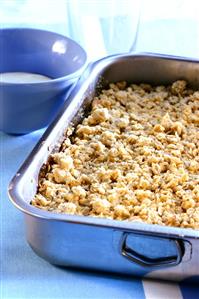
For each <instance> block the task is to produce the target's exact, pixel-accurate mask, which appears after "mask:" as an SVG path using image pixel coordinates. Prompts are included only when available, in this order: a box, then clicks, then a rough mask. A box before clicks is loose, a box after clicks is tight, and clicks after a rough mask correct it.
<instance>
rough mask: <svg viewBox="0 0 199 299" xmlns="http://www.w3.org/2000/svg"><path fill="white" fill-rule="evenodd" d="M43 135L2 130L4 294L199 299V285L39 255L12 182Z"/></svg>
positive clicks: (4, 297) (36, 298) (23, 298)
mask: <svg viewBox="0 0 199 299" xmlns="http://www.w3.org/2000/svg"><path fill="white" fill-rule="evenodd" d="M42 133H43V130H41V131H37V132H35V133H32V134H29V135H25V136H19V137H14V136H8V135H4V134H3V133H0V143H1V161H0V163H1V189H0V194H1V204H0V208H1V293H0V296H1V297H0V298H1V299H14V298H19V299H47V298H48V299H51V298H52V299H55V298H58V299H62V298H68V299H75V298H78V299H89V298H90V299H102V298H104V299H124V298H125V299H144V298H146V299H167V298H168V299H182V298H184V299H198V298H199V287H197V286H191V285H185V284H177V283H169V282H161V281H157V280H156V281H152V280H146V279H145V280H141V279H139V278H129V277H125V276H114V275H106V274H99V273H94V272H85V271H75V270H69V269H61V268H57V267H55V266H52V265H50V264H49V263H47V262H45V261H44V260H42V259H41V258H39V257H38V256H37V255H35V253H34V252H33V251H32V250H31V249H30V248H29V246H28V245H27V243H26V240H25V232H24V223H23V215H22V213H20V212H19V211H18V210H17V209H16V208H15V207H14V206H13V205H12V204H11V202H10V201H9V199H8V195H7V186H8V182H9V181H10V179H11V177H12V176H13V175H14V174H15V172H16V170H17V169H18V168H19V166H20V165H21V163H22V162H23V160H24V159H25V157H26V156H27V154H28V153H29V152H30V150H31V149H32V148H33V146H34V145H35V143H36V142H37V141H38V139H39V138H40V137H41V134H42Z"/></svg>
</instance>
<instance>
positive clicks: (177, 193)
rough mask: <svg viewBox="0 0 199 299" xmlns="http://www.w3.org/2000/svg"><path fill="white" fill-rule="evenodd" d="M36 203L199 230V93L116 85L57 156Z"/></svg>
mask: <svg viewBox="0 0 199 299" xmlns="http://www.w3.org/2000/svg"><path fill="white" fill-rule="evenodd" d="M50 158H51V163H50V164H49V165H48V171H47V173H46V174H45V176H44V177H41V178H40V180H39V187H38V192H37V194H36V195H35V197H34V199H33V200H32V202H31V204H33V205H34V206H36V207H38V208H41V209H44V210H47V211H52V212H57V213H65V214H77V215H86V216H92V217H104V218H110V219H117V220H128V221H142V222H147V223H151V224H160V225H168V226H176V227H185V228H193V229H199V91H193V90H191V89H189V88H187V85H186V82H185V81H183V80H178V81H176V82H174V83H173V84H172V85H170V86H156V87H152V86H151V85H149V84H140V85H136V84H131V85H129V86H127V84H126V82H119V83H116V84H110V86H109V89H107V90H103V91H102V92H101V94H100V95H99V96H98V97H95V98H94V100H93V102H92V109H91V112H90V114H89V116H88V117H86V118H84V120H83V121H82V123H81V124H79V125H78V126H77V127H76V128H74V130H73V134H72V135H71V136H68V137H67V138H66V140H65V141H64V143H63V144H62V150H61V151H60V152H58V153H55V154H53V155H51V157H50Z"/></svg>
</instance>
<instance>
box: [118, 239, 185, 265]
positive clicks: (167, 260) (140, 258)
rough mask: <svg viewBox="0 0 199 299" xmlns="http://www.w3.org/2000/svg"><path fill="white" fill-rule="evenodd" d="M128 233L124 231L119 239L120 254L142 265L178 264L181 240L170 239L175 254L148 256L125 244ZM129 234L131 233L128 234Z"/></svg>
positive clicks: (180, 256) (180, 253)
mask: <svg viewBox="0 0 199 299" xmlns="http://www.w3.org/2000/svg"><path fill="white" fill-rule="evenodd" d="M128 235H129V233H124V234H123V236H122V239H121V247H120V253H121V255H122V256H124V257H125V258H127V259H128V260H129V261H131V262H134V263H136V264H138V265H140V266H142V267H163V268H164V267H173V266H176V265H178V264H179V263H180V262H181V261H182V258H183V255H184V247H183V242H182V241H181V240H177V239H172V240H171V239H170V241H172V242H173V244H174V245H175V248H176V255H171V256H166V257H159V258H150V257H147V256H146V255H143V254H141V253H139V252H137V251H135V250H133V248H132V246H131V248H130V247H128V245H127V237H128ZM130 235H131V234H130Z"/></svg>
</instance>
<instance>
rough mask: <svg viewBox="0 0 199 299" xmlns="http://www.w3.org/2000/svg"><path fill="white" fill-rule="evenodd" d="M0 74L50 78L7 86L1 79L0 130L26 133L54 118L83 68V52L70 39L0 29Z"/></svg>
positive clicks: (43, 33) (33, 32)
mask: <svg viewBox="0 0 199 299" xmlns="http://www.w3.org/2000/svg"><path fill="white" fill-rule="evenodd" d="M0 45H1V47H0V73H8V72H25V73H27V72H28V73H37V74H41V75H45V76H47V77H50V78H52V80H48V81H45V82H36V83H8V82H7V83H6V82H3V79H1V78H3V75H1V78H0V130H1V131H3V132H5V133H9V134H26V133H29V132H31V131H34V130H37V129H40V128H43V127H45V126H47V125H48V124H49V123H51V122H52V120H53V119H54V118H55V116H56V115H57V113H58V111H59V110H60V108H61V106H62V104H63V102H64V100H65V99H66V95H67V92H68V91H69V89H70V88H71V86H72V84H73V83H74V82H76V80H77V78H78V77H79V76H80V74H81V72H82V71H83V69H84V67H85V65H86V60H87V56H86V52H85V51H84V50H83V49H82V48H81V47H80V45H78V44H77V43H76V42H74V41H73V40H71V39H69V38H67V37H65V36H62V35H59V34H56V33H53V32H48V31H44V30H38V29H26V28H21V29H20V28H11V29H1V30H0Z"/></svg>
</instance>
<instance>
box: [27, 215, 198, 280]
mask: <svg viewBox="0 0 199 299" xmlns="http://www.w3.org/2000/svg"><path fill="white" fill-rule="evenodd" d="M25 222H26V228H27V230H26V231H27V240H28V243H29V244H30V246H31V247H32V249H33V250H34V251H35V252H36V253H37V254H38V255H39V256H41V257H42V258H44V259H45V260H47V261H48V262H50V263H52V264H54V265H60V266H65V267H74V268H84V269H91V270H98V271H107V272H113V273H124V274H127V275H132V276H140V277H143V276H147V277H150V278H159V279H166V280H179V281H180V280H183V279H186V278H191V277H192V276H195V278H194V279H195V281H199V280H197V279H198V277H199V276H198V277H196V275H199V273H198V269H199V262H198V256H199V247H198V242H196V241H197V240H195V241H194V240H193V239H191V240H189V242H190V243H191V244H192V248H194V249H193V252H192V255H191V259H188V260H185V261H183V262H182V263H181V264H179V265H178V266H175V267H170V268H165V269H161V268H160V269H158V270H155V269H153V268H150V267H147V268H145V267H142V266H139V265H137V264H135V263H132V262H130V261H128V260H127V259H125V258H124V257H123V256H122V255H121V254H120V241H121V237H122V235H123V231H120V230H114V229H113V228H104V227H97V226H89V225H83V224H78V223H69V222H64V221H62V222H61V221H55V220H48V219H41V218H35V217H32V216H30V215H26V216H25ZM137 241H138V242H140V241H142V240H141V239H139V240H136V239H135V242H137ZM186 241H187V240H186ZM143 242H145V240H144V239H143ZM134 245H135V246H136V244H134ZM160 246H161V245H160ZM161 250H162V252H164V250H165V249H164V248H161Z"/></svg>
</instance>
